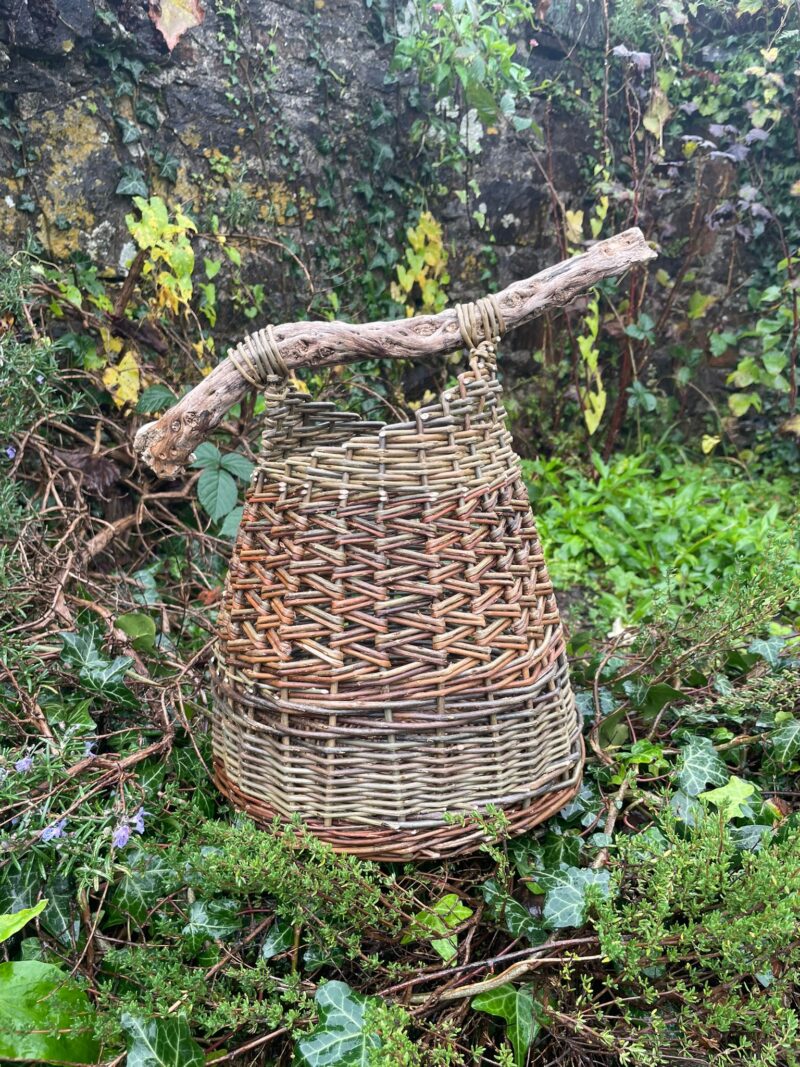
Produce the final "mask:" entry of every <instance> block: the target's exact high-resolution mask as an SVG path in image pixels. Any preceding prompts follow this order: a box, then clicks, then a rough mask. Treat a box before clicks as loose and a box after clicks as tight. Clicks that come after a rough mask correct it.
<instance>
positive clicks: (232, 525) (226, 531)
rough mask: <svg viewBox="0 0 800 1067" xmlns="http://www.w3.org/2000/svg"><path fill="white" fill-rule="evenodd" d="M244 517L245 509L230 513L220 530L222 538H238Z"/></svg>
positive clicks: (239, 508) (237, 509)
mask: <svg viewBox="0 0 800 1067" xmlns="http://www.w3.org/2000/svg"><path fill="white" fill-rule="evenodd" d="M242 515H244V508H243V507H238V508H234V509H233V511H229V512H228V514H227V515H226V516H225V518H224V520H223V522H222V526H220V528H219V535H220V537H231V538H233V537H236V533H237V531H238V529H239V527H240V526H241V524H242Z"/></svg>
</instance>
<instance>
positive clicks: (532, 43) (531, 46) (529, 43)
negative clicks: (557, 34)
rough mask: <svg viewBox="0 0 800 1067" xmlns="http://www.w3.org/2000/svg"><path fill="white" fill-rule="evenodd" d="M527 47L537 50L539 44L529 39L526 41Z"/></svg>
mask: <svg viewBox="0 0 800 1067" xmlns="http://www.w3.org/2000/svg"><path fill="white" fill-rule="evenodd" d="M528 46H529V47H530V48H538V47H539V42H538V41H537V40H536V38H535V37H531V39H530V41H528Z"/></svg>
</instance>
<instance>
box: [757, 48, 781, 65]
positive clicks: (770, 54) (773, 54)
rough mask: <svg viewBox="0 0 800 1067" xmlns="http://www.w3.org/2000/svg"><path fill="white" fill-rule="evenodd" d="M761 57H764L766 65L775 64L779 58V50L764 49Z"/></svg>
mask: <svg viewBox="0 0 800 1067" xmlns="http://www.w3.org/2000/svg"><path fill="white" fill-rule="evenodd" d="M761 55H762V56H763V57H764V62H765V63H774V62H775V60H776V59H777V58H778V49H777V48H762V49H761Z"/></svg>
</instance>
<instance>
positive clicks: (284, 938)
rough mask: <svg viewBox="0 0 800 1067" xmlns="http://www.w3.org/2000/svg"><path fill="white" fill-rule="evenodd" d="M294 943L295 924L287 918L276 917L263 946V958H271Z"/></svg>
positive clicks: (285, 950)
mask: <svg viewBox="0 0 800 1067" xmlns="http://www.w3.org/2000/svg"><path fill="white" fill-rule="evenodd" d="M293 945H294V925H293V924H292V923H290V922H287V921H286V920H285V919H276V920H275V922H274V923H273V924H272V926H270V928H269V931H268V933H267V936H266V937H265V938H264V943H263V944H262V946H261V958H262V959H265V960H271V959H272V957H273V956H279V955H280V954H281V952H287V951H288V950H289V949H290V948H291V947H292V946H293Z"/></svg>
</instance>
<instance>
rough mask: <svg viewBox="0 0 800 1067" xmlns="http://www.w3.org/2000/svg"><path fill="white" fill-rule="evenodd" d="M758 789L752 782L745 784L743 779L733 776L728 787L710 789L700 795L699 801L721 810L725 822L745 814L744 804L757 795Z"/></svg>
mask: <svg viewBox="0 0 800 1067" xmlns="http://www.w3.org/2000/svg"><path fill="white" fill-rule="evenodd" d="M755 791H756V787H755V786H754V785H753V783H752V782H745V781H744V780H743V779H742V778H739V777H737V776H736V775H735V774H732V775H731V777H730V779H729V781H728V782H727V784H726V785H723V786H721V787H720V788H719V789H709V790H707V792H705V793H700V794H698V799H699V800H707V801H708V802H709V803H710V804H713V805H714V807H715V808H718V809H719V812H720V814H721V815H722V818H723V819H724V821H725V822H730V821H731V819H737V818H739V817H740V816H741V815H743V814H744V812H743V811H742V804H744V802H745V801H746V800H747V799H748V797H751V796H752V795H753V793H755Z"/></svg>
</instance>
